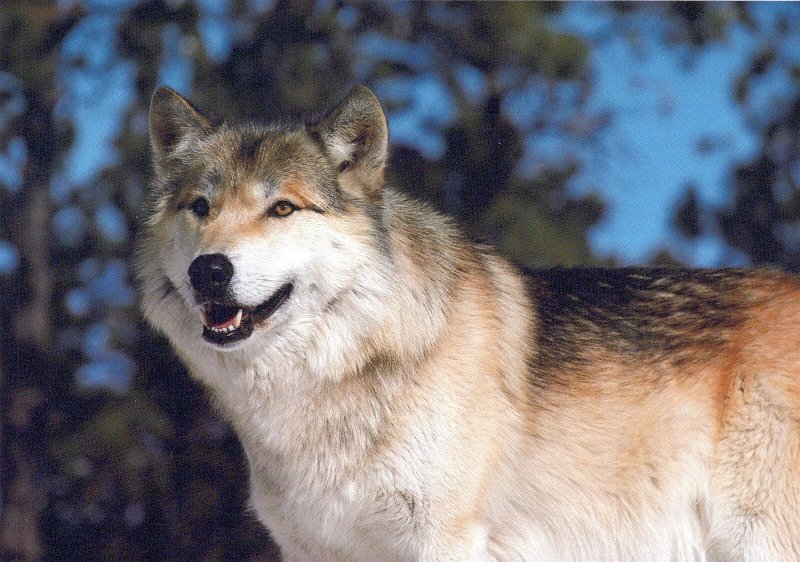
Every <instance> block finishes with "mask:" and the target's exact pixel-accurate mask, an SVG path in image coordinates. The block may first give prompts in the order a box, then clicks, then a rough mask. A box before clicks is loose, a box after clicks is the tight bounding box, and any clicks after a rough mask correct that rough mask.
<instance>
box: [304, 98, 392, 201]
mask: <svg viewBox="0 0 800 562" xmlns="http://www.w3.org/2000/svg"><path fill="white" fill-rule="evenodd" d="M309 131H310V132H311V134H312V135H314V136H316V137H317V138H319V139H320V140H321V141H322V144H323V145H324V146H325V148H326V150H327V152H328V156H329V157H330V158H331V160H333V163H334V165H335V166H336V168H337V169H338V170H339V183H340V185H342V186H343V187H344V188H345V189H348V188H349V189H350V190H353V189H355V190H357V191H362V192H363V194H364V195H373V194H376V193H378V192H379V191H380V189H381V187H383V172H384V168H385V167H386V157H387V152H388V144H389V129H388V126H387V124H386V116H385V115H384V114H383V110H382V109H381V104H380V102H378V98H376V97H375V94H373V93H372V92H371V91H370V90H369V88H367V87H366V86H356V87H355V88H353V89H352V90H351V91H350V93H349V94H347V97H345V98H344V100H343V101H342V102H341V103H340V104H339V105H337V106H336V107H335V108H334V109H332V110H331V111H330V112H329V113H328V114H327V115H326V116H325V117H323V119H322V121H320V122H319V123H315V124H312V125H310V126H309Z"/></svg>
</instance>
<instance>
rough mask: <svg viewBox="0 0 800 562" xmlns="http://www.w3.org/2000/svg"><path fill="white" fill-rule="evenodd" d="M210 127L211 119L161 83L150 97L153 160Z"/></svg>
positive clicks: (192, 139)
mask: <svg viewBox="0 0 800 562" xmlns="http://www.w3.org/2000/svg"><path fill="white" fill-rule="evenodd" d="M210 129H211V121H210V120H209V119H208V118H207V117H205V116H204V115H202V114H201V113H200V112H199V111H198V110H197V109H195V108H194V106H193V105H192V104H191V103H190V102H189V101H188V100H187V99H186V98H184V97H183V96H181V95H180V94H179V93H178V92H176V91H175V90H173V89H171V88H167V87H166V86H162V87H160V88H159V89H157V90H156V91H155V92H154V93H153V97H152V98H151V99H150V140H151V144H152V148H153V156H154V157H155V161H156V163H157V164H159V163H161V162H162V161H163V160H164V159H166V158H168V157H170V156H172V155H174V154H175V153H176V152H179V151H180V150H181V149H182V148H183V147H186V146H187V145H190V144H192V143H193V142H194V141H196V140H197V139H198V138H200V137H201V136H202V135H205V134H206V133H208V132H209V131H210Z"/></svg>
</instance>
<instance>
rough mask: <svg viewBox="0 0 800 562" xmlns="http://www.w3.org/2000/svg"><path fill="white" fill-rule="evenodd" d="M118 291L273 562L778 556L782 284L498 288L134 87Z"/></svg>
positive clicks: (453, 232) (799, 502) (332, 147)
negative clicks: (136, 296)
mask: <svg viewBox="0 0 800 562" xmlns="http://www.w3.org/2000/svg"><path fill="white" fill-rule="evenodd" d="M150 133H151V138H152V155H153V162H154V168H155V174H154V175H155V179H154V181H153V186H152V202H151V204H150V207H149V209H148V211H147V219H146V224H145V225H144V227H143V233H142V236H141V240H140V244H139V252H138V259H137V262H138V264H137V271H138V279H139V284H140V286H141V296H142V307H143V311H144V315H145V317H146V318H147V320H148V321H149V322H150V323H151V324H152V325H153V326H154V327H155V328H156V329H157V330H158V331H160V332H162V333H163V334H165V335H166V337H167V338H168V339H169V341H170V342H171V343H172V345H173V346H174V348H175V350H176V351H177V353H178V354H179V356H180V357H181V358H182V360H183V361H184V362H185V363H186V365H187V366H188V368H189V370H190V372H191V374H192V375H193V376H194V377H195V378H196V379H197V380H199V381H200V382H201V383H202V384H204V385H205V387H207V389H208V392H209V393H210V395H211V396H212V398H213V400H214V401H215V403H216V405H217V407H218V408H219V411H220V412H221V413H222V415H224V416H225V418H226V419H227V420H228V421H229V422H230V424H231V426H232V427H233V428H234V430H235V431H236V433H237V435H238V437H239V438H240V439H241V442H242V445H243V448H244V451H245V455H246V457H247V461H248V464H249V472H250V483H249V485H250V492H251V506H252V509H253V511H254V512H255V514H256V515H257V517H258V519H259V520H260V521H261V522H262V523H263V524H264V525H265V526H266V527H267V528H268V529H269V531H270V533H271V535H272V536H273V537H274V539H275V540H276V542H277V543H278V544H279V546H280V548H281V550H282V554H283V557H284V558H285V559H286V560H313V561H326V560H336V561H348V560H372V561H375V560H381V561H388V560H426V561H445V560H454V561H455V560H457V561H465V560H501V561H513V560H544V561H566V560H569V561H573V560H583V561H608V560H625V561H648V562H653V561H663V562H669V561H677V560H719V561H723V560H725V561H727V560H748V561H781V562H786V561H790V560H795V561H796V560H800V283H799V282H798V279H797V278H795V277H792V276H790V275H787V274H783V273H778V272H768V271H764V270H752V271H749V270H683V269H676V270H672V269H639V268H628V269H592V268H583V269H551V270H543V271H526V272H523V271H521V270H519V269H517V268H516V267H514V266H512V265H511V264H509V263H508V262H507V261H506V260H504V259H503V258H501V257H499V256H497V255H496V254H494V253H493V252H492V251H491V250H490V249H488V248H486V247H483V246H479V245H476V244H473V243H471V242H470V241H469V240H468V239H467V238H466V237H465V236H464V235H463V234H462V233H461V232H460V231H459V229H458V228H457V227H456V226H455V225H454V224H453V223H452V222H451V221H450V220H448V219H447V218H445V217H444V216H442V215H440V214H438V213H437V212H434V211H433V210H432V209H431V208H429V207H428V206H427V205H425V204H423V203H420V202H417V201H414V200H411V199H409V198H407V197H405V196H403V195H401V194H400V193H399V192H397V191H395V190H393V189H392V188H390V187H388V186H385V185H384V169H385V165H386V160H387V137H388V135H387V123H386V119H385V117H384V113H383V111H382V110H381V107H380V104H379V103H378V101H377V100H376V98H375V97H374V95H373V94H372V93H371V92H370V91H369V90H368V89H366V88H364V87H356V88H355V89H354V90H353V91H352V92H351V93H350V94H349V95H348V96H347V97H346V98H345V99H344V100H343V101H342V102H341V104H339V105H338V106H337V107H335V108H334V109H333V110H332V111H330V112H329V113H327V114H326V115H325V116H324V117H322V118H320V119H317V120H313V121H309V122H306V123H296V124H281V125H264V126H262V125H254V124H246V125H236V124H229V123H225V122H222V123H217V122H214V121H212V120H210V119H209V118H207V117H206V116H204V115H203V114H202V113H201V112H199V111H198V110H197V109H196V108H195V107H193V106H192V105H191V104H190V103H189V102H188V101H187V100H185V99H184V98H182V97H181V96H180V95H179V94H177V93H176V92H174V91H172V90H169V89H167V88H161V89H159V90H157V91H156V92H155V94H154V95H153V98H152V102H151V108H150Z"/></svg>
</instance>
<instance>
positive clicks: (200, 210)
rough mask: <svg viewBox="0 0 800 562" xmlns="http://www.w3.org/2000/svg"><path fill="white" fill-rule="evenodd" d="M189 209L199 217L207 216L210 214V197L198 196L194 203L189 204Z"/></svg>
mask: <svg viewBox="0 0 800 562" xmlns="http://www.w3.org/2000/svg"><path fill="white" fill-rule="evenodd" d="M189 209H190V210H191V211H192V212H193V213H194V214H195V215H197V216H198V217H205V216H207V215H208V199H206V198H205V197H198V198H197V199H195V200H194V201H192V204H191V205H189Z"/></svg>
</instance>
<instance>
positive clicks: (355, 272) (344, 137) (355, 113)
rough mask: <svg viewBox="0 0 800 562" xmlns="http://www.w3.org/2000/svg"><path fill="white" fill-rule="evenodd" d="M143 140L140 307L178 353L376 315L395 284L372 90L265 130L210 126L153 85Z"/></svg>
mask: <svg viewBox="0 0 800 562" xmlns="http://www.w3.org/2000/svg"><path fill="white" fill-rule="evenodd" d="M150 136H151V144H152V157H153V162H154V170H155V179H154V182H153V187H152V204H151V208H150V210H149V213H148V217H147V221H146V224H145V228H144V231H145V232H144V235H143V237H142V238H143V240H142V243H141V244H140V252H139V258H138V272H139V278H140V284H141V286H142V292H143V307H144V311H145V315H146V317H147V318H148V320H150V322H151V323H152V324H154V325H155V326H156V327H157V328H159V329H160V330H162V331H163V332H165V333H166V334H167V335H168V336H169V337H170V339H171V340H173V344H175V345H176V347H177V348H178V350H179V352H181V354H182V355H183V356H184V358H186V356H190V355H192V354H194V353H195V351H196V352H197V353H205V352H207V350H209V349H210V350H213V351H214V352H227V351H231V350H242V349H244V350H246V349H248V348H252V349H255V350H257V351H256V352H257V353H263V352H264V349H265V348H266V347H274V348H275V349H278V348H280V352H281V353H286V352H287V351H286V350H287V349H291V348H292V345H294V347H297V346H302V345H310V343H309V342H311V341H312V340H313V339H314V338H313V337H312V332H314V331H315V330H316V331H319V330H324V329H326V325H327V328H328V329H331V328H332V326H331V324H334V323H336V322H342V318H343V317H348V318H349V321H351V322H350V323H351V324H352V325H358V326H364V327H365V328H364V329H367V328H366V326H369V325H370V324H373V325H374V323H375V322H376V321H377V319H378V318H379V316H380V312H379V311H380V309H381V306H380V302H381V299H382V295H381V294H380V293H381V290H382V289H381V288H382V287H386V286H387V285H388V284H389V282H390V280H389V279H388V273H387V272H388V267H383V265H382V264H388V263H389V262H390V261H391V257H390V253H391V252H390V251H389V249H388V244H387V240H386V236H385V229H384V227H383V221H384V218H383V216H382V209H383V203H382V199H383V181H384V180H383V176H384V168H385V164H386V157H387V136H388V133H387V125H386V119H385V117H384V114H383V111H382V110H381V107H380V104H379V103H378V101H377V99H376V98H375V96H374V95H373V94H372V93H371V92H370V91H369V90H368V89H367V88H365V87H363V86H359V87H356V88H355V89H354V90H352V91H351V92H350V94H349V95H348V96H347V97H346V98H345V99H344V100H343V101H342V102H341V103H340V104H339V105H338V106H337V107H335V108H334V109H333V110H332V111H330V112H329V113H328V114H327V115H325V117H323V118H322V119H321V120H318V121H315V122H312V123H300V124H295V125H266V126H261V125H252V124H248V125H229V124H226V123H221V124H215V123H214V122H213V121H212V120H210V119H209V118H207V117H206V116H204V115H203V114H202V113H200V112H199V111H198V110H197V109H196V108H195V107H194V106H193V105H192V104H191V103H190V102H189V101H187V100H186V99H184V98H183V97H181V96H180V95H179V94H178V93H176V92H175V91H173V90H171V89H169V88H160V89H158V90H157V91H156V92H155V93H154V95H153V97H152V101H151V105H150ZM345 309H346V310H345ZM354 315H355V316H357V317H358V318H357V319H354V318H353V316H354ZM354 320H357V322H355V321H354ZM340 332H341V333H347V334H348V335H347V336H346V337H349V338H351V339H352V338H357V337H358V334H356V333H354V332H353V330H349V331H347V332H345V331H340ZM342 337H345V336H342ZM317 340H319V338H317ZM326 345H329V346H330V344H326ZM339 347H341V349H342V350H346V349H347V348H348V346H347V345H341V346H339ZM343 352H344V351H343Z"/></svg>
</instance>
